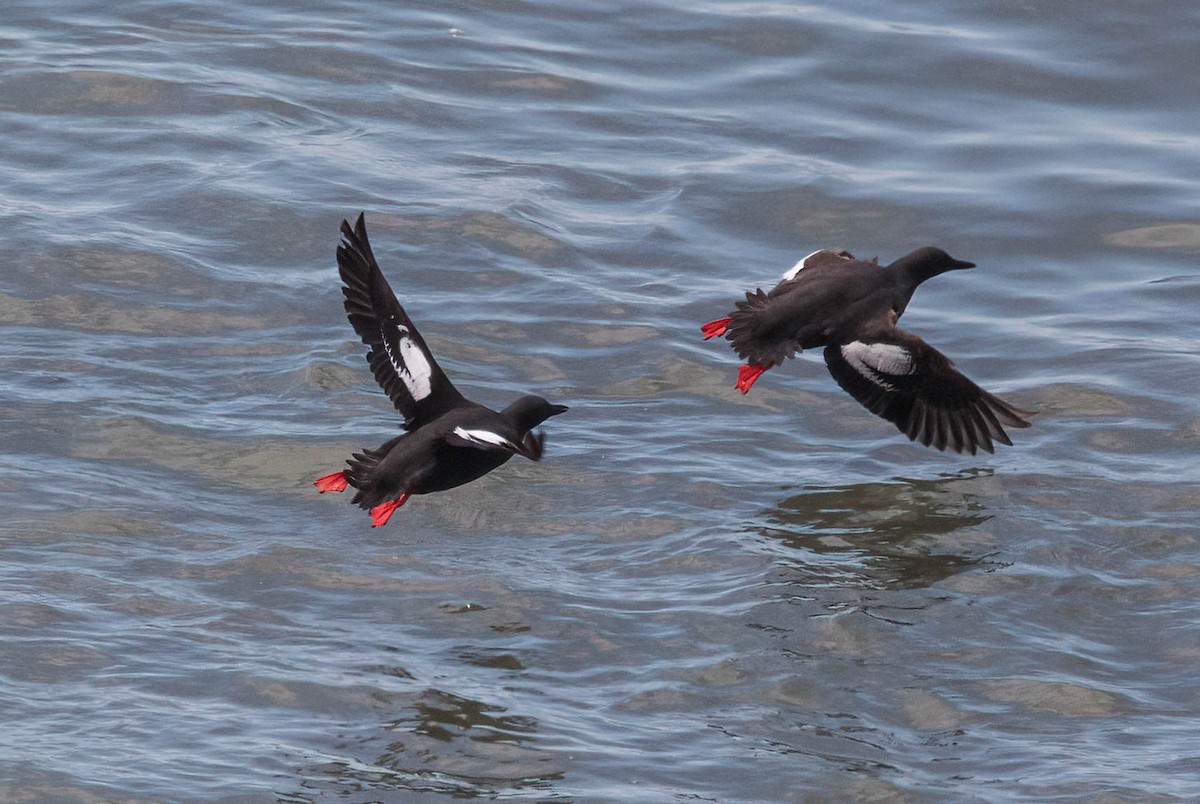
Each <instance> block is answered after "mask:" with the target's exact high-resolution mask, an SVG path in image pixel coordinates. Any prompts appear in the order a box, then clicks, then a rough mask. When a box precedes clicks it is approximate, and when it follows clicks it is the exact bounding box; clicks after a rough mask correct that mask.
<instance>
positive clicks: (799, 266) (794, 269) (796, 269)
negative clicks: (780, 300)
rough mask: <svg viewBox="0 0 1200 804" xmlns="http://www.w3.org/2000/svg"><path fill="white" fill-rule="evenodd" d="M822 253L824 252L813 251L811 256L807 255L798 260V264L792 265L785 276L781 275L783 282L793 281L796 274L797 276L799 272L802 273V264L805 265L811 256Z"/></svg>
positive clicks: (819, 250) (820, 250)
mask: <svg viewBox="0 0 1200 804" xmlns="http://www.w3.org/2000/svg"><path fill="white" fill-rule="evenodd" d="M822 251H824V249H820V248H819V249H817V250H816V251H814V252H813V253H812V254H809V255H808V256H807V257H805V258H804V259H802V260H800V262H798V263H796V264H795V265H793V266H792V267H791V268H790V269H789V270H788V272H787V273H786V274H784V275H783V281H784V282H790V281H791V280H793V279H795V278H796V274H798V273H800V272H801V271H803V270H804V264H805V263H806V262H808V257H812V256H815V255H817V254H820V253H821V252H822Z"/></svg>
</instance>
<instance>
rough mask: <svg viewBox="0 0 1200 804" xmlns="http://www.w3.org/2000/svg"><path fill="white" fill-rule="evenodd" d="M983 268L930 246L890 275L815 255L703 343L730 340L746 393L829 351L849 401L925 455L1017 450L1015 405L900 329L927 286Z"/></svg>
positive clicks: (707, 328) (833, 253) (838, 252)
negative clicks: (769, 375)
mask: <svg viewBox="0 0 1200 804" xmlns="http://www.w3.org/2000/svg"><path fill="white" fill-rule="evenodd" d="M974 267H975V264H974V263H970V262H964V261H962V260H956V259H954V258H953V257H951V256H950V255H949V254H947V253H946V252H945V251H942V250H941V249H939V248H933V247H931V246H927V247H925V248H919V249H917V250H916V251H914V252H912V253H911V254H908V255H907V256H904V257H901V258H900V259H898V260H896V261H895V262H893V263H892V264H891V265H888V266H886V267H883V268H881V267H879V264H878V261H877V260H875V259H872V260H859V259H855V257H854V255H852V254H851V253H850V252H849V251H846V250H845V249H841V248H827V249H822V250H820V251H815V252H813V253H812V254H809V255H808V256H807V257H805V258H804V259H802V260H801V261H800V262H798V263H796V265H795V266H794V267H793V268H792V269H791V270H789V271H788V272H787V273H785V274H784V275H783V279H782V280H781V281H780V282H779V284H778V285H776V286H775V287H774V288H772V289H771V290H770V292H764V291H763V290H762V289H761V288H760V289H758V290H755V291H754V292H753V293H749V292H748V293H746V300H745V301H739V302H737V304H736V309H735V310H734V311H733V312H731V313H730V314H729V316H728V317H727V318H720V319H717V320H716V321H710V322H708V323H707V324H704V325H703V326H702V327H701V328H700V331H701V332H702V333H703V335H704V339H705V340H708V339H709V338H714V337H718V336H721V335H724V336H725V337H726V338H727V339H728V340H730V341H731V342H732V344H733V348H734V350H735V351H737V353H738V355H739V356H740V357H742V358H744V359H745V360H746V361H747V362H746V363H745V365H743V366H741V368H740V369H739V371H738V380H737V384H736V386H735V387H736V388H737V389H738V390H739V391H741V392H742V393H743V394H745V393H748V392H749V391H750V387H751V386H752V385H754V383H755V381H756V380H757V379H758V378H759V377H761V376H762V374H763V372H765V371H767V370H768V369H770V368H772V367H774V366H777V365H779V364H780V363H782V362H783V361H784V359H786V358H789V357H792V356H793V355H795V353H796V352H797V351H800V350H804V349H814V348H816V347H824V349H825V365H826V366H828V367H829V373H830V374H832V375H833V378H834V379H835V380H837V383H838V385H840V386H841V387H842V389H843V390H844V391H846V392H847V393H848V394H850V396H852V397H854V398H855V399H857V400H858V401H859V403H861V404H862V405H863V407H865V408H866V409H867V410H869V411H871V412H872V413H874V414H876V415H877V416H881V417H882V418H884V419H887V420H888V421H890V422H891V423H892V424H894V425H896V427H898V428H899V429H900V432H902V433H904V434H905V435H907V436H908V437H909V438H910V439H911V440H913V441H918V442H920V443H921V444H924V445H925V446H927V447H935V448H936V449H939V450H945V449H951V450H954V451H955V452H960V453H961V452H969V453H971V454H972V455H974V454H975V453H976V451H977V450H980V449H982V450H986V451H987V452H993V451H994V446H993V445H994V443H995V442H999V443H1001V444H1007V445H1008V446H1012V441H1011V440H1010V439H1009V437H1008V434H1007V433H1006V432H1005V431H1004V428H1005V427H1014V428H1021V427H1028V426H1029V422H1028V421H1026V420H1025V418H1024V417H1027V416H1032V415H1033V413H1032V412H1030V411H1024V410H1021V409H1019V408H1016V407H1013V406H1012V405H1010V404H1009V403H1007V402H1005V401H1004V400H1003V399H1000V398H999V397H997V396H994V395H993V394H990V393H988V392H987V391H985V390H983V389H982V388H980V387H979V386H978V385H976V384H975V383H973V382H971V380H969V379H967V377H965V376H964V375H963V374H961V373H960V372H959V371H958V370H957V369H955V368H954V364H953V363H952V362H950V359H949V358H947V357H946V356H945V355H943V354H942V353H941V352H939V351H938V350H937V349H934V348H933V347H932V346H930V345H929V344H927V343H926V342H925V341H923V340H921V338H919V337H917V336H916V335H914V334H912V333H911V332H908V331H906V330H903V329H900V328H899V327H897V326H896V322H897V320H899V318H900V316H902V315H903V314H904V310H905V308H907V307H908V303H909V301H910V300H911V299H912V296H913V293H914V292H915V291H916V289H917V287H918V286H919V285H920V284H921V283H922V282H924V281H925V280H926V279H929V278H931V277H934V276H937V275H939V274H943V273H945V272H947V271H955V270H960V269H965V268H974Z"/></svg>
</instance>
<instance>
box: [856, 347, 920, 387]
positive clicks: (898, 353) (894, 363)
mask: <svg viewBox="0 0 1200 804" xmlns="http://www.w3.org/2000/svg"><path fill="white" fill-rule="evenodd" d="M841 351H842V357H844V358H846V362H847V363H849V364H850V365H851V366H853V367H854V370H855V371H857V372H858V373H859V374H861V375H863V377H865V378H866V379H868V380H870V381H871V382H873V383H876V384H879V385H884V386H885V387H888V388H890V387H891V386H890V385H888V384H887V383H886V382H883V381H882V378H881V377H880V375H884V376H889V377H903V376H905V375H908V374H914V373H916V368H917V367H916V364H915V362H914V360H913V353H912V352H910V351H908V350H907V349H905V348H904V347H903V346H898V345H897V344H894V343H863V342H862V341H851V342H850V343H845V344H842V346H841Z"/></svg>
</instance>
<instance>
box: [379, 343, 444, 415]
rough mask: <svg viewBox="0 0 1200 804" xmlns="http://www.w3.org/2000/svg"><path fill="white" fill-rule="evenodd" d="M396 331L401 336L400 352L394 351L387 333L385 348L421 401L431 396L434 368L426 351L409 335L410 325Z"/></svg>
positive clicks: (392, 362) (409, 389)
mask: <svg viewBox="0 0 1200 804" xmlns="http://www.w3.org/2000/svg"><path fill="white" fill-rule="evenodd" d="M396 331H397V333H398V334H399V336H400V338H399V344H398V346H399V349H400V354H399V355H397V354H396V353H395V352H393V351H392V347H391V344H389V343H388V339H387V336H386V335H385V336H384V338H383V348H384V350H385V351H386V352H387V356H388V361H389V362H390V363H391V364H392V368H394V369H395V370H396V373H397V374H398V375H400V379H401V380H403V381H404V385H405V386H406V387H407V388H408V392H409V393H410V394H411V395H412V398H413V400H414V401H416V402H420V401H421V400H422V399H424V398H425V397H427V396H429V392H430V390H431V387H432V386H431V385H430V380H431V379H432V375H433V369H431V368H430V366H429V361H428V360H426V359H425V353H424V352H422V351H421V349H420V348H419V347H418V346H417V345H416V344H415V343H413V340H412V338H410V337H408V327H397V328H396Z"/></svg>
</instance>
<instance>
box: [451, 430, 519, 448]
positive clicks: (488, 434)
mask: <svg viewBox="0 0 1200 804" xmlns="http://www.w3.org/2000/svg"><path fill="white" fill-rule="evenodd" d="M454 435H456V436H458V437H459V438H461V439H463V440H464V441H470V442H471V443H472V444H478V445H479V446H481V447H500V448H501V449H506V450H509V451H511V452H520V451H521V450H520V447H518V446H517V445H516V444H514V443H513V442H511V441H509V440H508V439H507V438H505V437H504V436H502V435H500V434H499V433H493V432H492V431H491V430H467V429H466V428H463V427H455V428H454Z"/></svg>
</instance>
